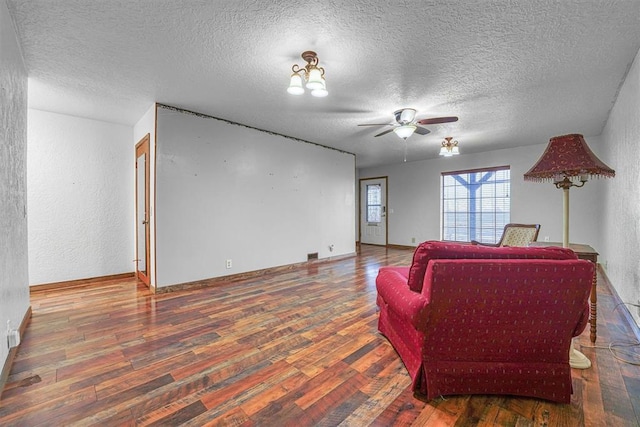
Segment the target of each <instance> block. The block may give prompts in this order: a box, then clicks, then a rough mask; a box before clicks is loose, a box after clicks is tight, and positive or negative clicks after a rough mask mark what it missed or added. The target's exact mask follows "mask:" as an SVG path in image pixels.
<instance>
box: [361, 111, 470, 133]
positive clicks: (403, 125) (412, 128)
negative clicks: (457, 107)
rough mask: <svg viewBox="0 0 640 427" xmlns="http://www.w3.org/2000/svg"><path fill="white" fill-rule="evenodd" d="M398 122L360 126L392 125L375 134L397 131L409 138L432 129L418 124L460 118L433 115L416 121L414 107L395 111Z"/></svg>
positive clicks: (451, 120) (447, 121)
mask: <svg viewBox="0 0 640 427" xmlns="http://www.w3.org/2000/svg"><path fill="white" fill-rule="evenodd" d="M393 115H394V117H395V119H396V123H366V124H360V125H358V126H392V128H391V129H387V130H385V131H382V132H380V133H379V134H377V135H374V136H382V135H386V134H388V133H389V132H395V134H396V135H398V136H399V137H400V138H402V139H405V140H406V139H407V138H409V137H410V136H411V135H413V133H414V132H415V133H417V134H419V135H426V134H428V133H429V132H430V131H429V129H425V128H423V127H420V126H418V125H435V124H439V123H450V122H456V121H458V118H457V117H455V116H451V117H433V118H430V119H422V120H418V121H414V119H415V118H416V110H414V109H413V108H402V109H400V110H397V111H395V112H394V113H393Z"/></svg>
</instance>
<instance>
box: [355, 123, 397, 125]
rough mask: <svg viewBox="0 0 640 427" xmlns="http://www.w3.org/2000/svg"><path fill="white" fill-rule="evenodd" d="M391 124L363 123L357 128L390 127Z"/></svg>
mask: <svg viewBox="0 0 640 427" xmlns="http://www.w3.org/2000/svg"><path fill="white" fill-rule="evenodd" d="M391 125H392V124H391V123H364V124H360V125H358V126H391Z"/></svg>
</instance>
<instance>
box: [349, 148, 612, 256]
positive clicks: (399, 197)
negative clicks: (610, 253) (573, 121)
mask: <svg viewBox="0 0 640 427" xmlns="http://www.w3.org/2000/svg"><path fill="white" fill-rule="evenodd" d="M586 140H587V143H588V144H589V146H590V147H591V149H592V150H593V151H594V152H595V153H596V154H598V155H599V148H600V147H599V146H600V140H599V138H586ZM547 142H548V141H547ZM546 146H547V143H546V142H545V143H542V144H540V145H537V146H536V145H534V146H528V147H519V148H513V149H506V150H497V151H490V152H486V153H480V154H471V155H465V154H464V145H462V146H461V147H460V150H461V151H462V152H463V154H461V155H460V156H456V157H450V158H439V159H434V160H425V161H420V162H408V163H403V164H397V165H389V166H381V167H377V168H368V169H362V170H360V171H359V172H360V178H367V177H374V176H388V177H389V187H388V191H389V199H388V212H389V243H391V244H397V245H415V244H416V243H419V242H421V241H424V240H429V239H435V240H438V239H440V216H441V215H440V174H441V172H445V171H456V170H468V169H476V168H483V167H491V166H502V165H509V166H511V221H512V222H518V223H537V224H541V226H542V227H541V229H540V236H539V238H538V239H539V240H543V239H544V237H545V236H549V239H550V240H551V241H556V242H561V241H562V191H561V190H558V189H556V188H555V187H554V186H553V184H551V183H546V184H545V183H535V182H525V181H524V178H523V174H524V173H525V172H526V171H527V170H529V168H530V167H531V166H533V165H534V164H535V162H536V161H537V160H538V158H539V157H540V156H541V155H542V153H543V152H544V149H545V147H546ZM598 181H599V180H594V181H593V182H589V183H587V185H586V186H585V187H584V188H579V189H574V190H571V193H570V208H571V209H570V221H569V228H570V230H569V236H570V240H571V241H572V242H578V243H586V244H589V245H592V246H593V247H595V248H599V246H600V232H599V221H598V215H597V214H596V212H598V210H599V209H600V205H601V202H600V197H601V193H602V184H603V183H602V182H598ZM600 181H601V180H600ZM392 210H393V213H392V212H391V211H392ZM412 237H415V238H416V243H412V242H411V238H412Z"/></svg>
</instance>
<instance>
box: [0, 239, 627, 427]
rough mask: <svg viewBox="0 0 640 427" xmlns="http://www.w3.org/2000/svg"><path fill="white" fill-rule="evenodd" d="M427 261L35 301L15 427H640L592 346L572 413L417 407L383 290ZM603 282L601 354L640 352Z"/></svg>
mask: <svg viewBox="0 0 640 427" xmlns="http://www.w3.org/2000/svg"><path fill="white" fill-rule="evenodd" d="M411 258H412V251H409V250H402V249H384V248H377V247H371V246H363V247H362V250H361V252H360V254H359V255H358V256H357V257H354V258H348V259H342V260H338V261H333V262H327V263H315V264H309V265H308V266H304V267H299V268H296V269H293V270H290V271H286V272H283V273H279V274H270V275H265V276H262V277H259V278H253V279H247V280H237V281H234V282H232V283H228V284H225V285H223V286H217V287H211V288H202V289H194V290H185V291H180V292H174V293H166V294H160V295H151V294H150V293H149V292H148V291H147V289H146V288H145V287H144V286H143V285H141V284H138V283H136V282H135V280H134V279H114V280H110V281H109V280H107V281H104V282H100V283H90V284H87V285H86V286H82V285H78V286H75V287H73V288H69V289H58V290H43V291H38V292H34V293H33V294H32V299H31V305H32V309H33V317H32V319H31V322H30V324H29V325H28V327H27V330H26V333H25V336H24V338H23V342H22V344H21V345H20V348H19V351H18V354H17V356H16V359H15V361H14V364H13V366H12V369H11V373H10V376H9V379H8V382H7V384H6V387H5V389H4V391H3V394H2V400H0V425H3V426H6V425H21V426H22V425H26V426H33V425H47V426H52V425H80V426H82V425H103V426H111V425H182V424H183V425H191V426H203V425H238V426H285V425H295V426H334V425H344V426H367V425H371V426H404V425H414V426H449V425H456V426H545V425H546V426H582V425H584V426H604V425H607V426H638V425H640V424H639V423H640V421H639V420H640V369H639V368H638V366H634V365H630V364H626V363H623V362H621V361H619V360H617V359H616V358H614V357H613V356H612V354H611V353H610V352H609V350H607V349H593V348H585V346H588V345H590V342H589V330H588V328H587V329H586V330H585V332H584V333H583V334H582V336H580V337H579V343H580V344H582V346H583V347H582V351H583V353H585V354H586V355H587V356H588V357H589V358H590V359H591V361H592V363H593V367H592V368H591V369H588V370H584V371H580V370H573V372H572V375H573V384H574V394H573V397H572V401H571V404H570V405H560V404H555V403H551V402H546V401H542V400H536V399H525V398H511V397H506V396H473V397H471V396H455V397H447V398H446V399H443V398H439V399H436V400H434V401H430V402H425V401H423V400H420V399H418V398H416V397H414V396H413V394H412V392H411V391H410V388H409V386H410V380H409V377H408V375H407V372H406V370H405V368H404V366H403V364H402V363H401V361H400V359H399V357H398V356H397V354H396V353H395V351H394V350H393V348H392V347H391V346H390V345H389V343H388V342H387V340H386V339H385V338H384V337H383V336H381V335H380V334H379V333H377V329H376V325H377V318H378V315H377V311H376V305H375V297H376V291H375V277H376V274H377V272H378V268H379V267H380V266H383V265H391V264H394V265H408V264H410V262H411ZM615 303H616V301H615V300H614V298H613V297H612V295H611V291H610V289H609V288H608V287H607V284H606V282H605V281H604V280H602V278H600V281H599V294H598V304H599V310H598V313H599V315H600V318H599V319H598V345H600V346H605V345H607V344H608V343H609V342H611V341H617V342H619V341H626V342H629V341H632V340H634V339H635V338H634V335H633V332H632V330H631V329H630V327H629V326H628V325H627V324H626V323H625V322H624V320H623V318H622V316H620V311H619V310H615V311H614V308H615Z"/></svg>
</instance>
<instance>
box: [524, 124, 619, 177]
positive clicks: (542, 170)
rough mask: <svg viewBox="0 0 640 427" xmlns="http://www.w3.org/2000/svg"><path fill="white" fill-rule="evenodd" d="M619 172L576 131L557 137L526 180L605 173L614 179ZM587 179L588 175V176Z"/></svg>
mask: <svg viewBox="0 0 640 427" xmlns="http://www.w3.org/2000/svg"><path fill="white" fill-rule="evenodd" d="M615 175H616V172H615V171H614V170H613V169H611V168H610V167H609V166H607V165H605V164H604V163H603V162H602V161H601V160H600V159H598V158H597V157H596V155H595V154H593V152H592V151H591V149H589V146H587V143H586V142H585V141H584V137H583V136H582V135H580V134H577V133H574V134H569V135H562V136H555V137H553V138H551V139H550V140H549V145H548V146H547V149H546V150H545V151H544V153H543V154H542V157H540V160H538V163H536V164H535V165H534V166H533V167H532V168H531V169H530V170H529V172H527V173H525V174H524V179H525V181H538V182H542V181H547V180H554V181H557V180H558V178H559V179H563V178H565V177H567V178H570V179H571V178H572V177H581V179H582V178H585V177H586V176H591V177H594V176H604V177H606V178H613V177H614V176H615ZM584 180H586V178H585V179H584Z"/></svg>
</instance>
